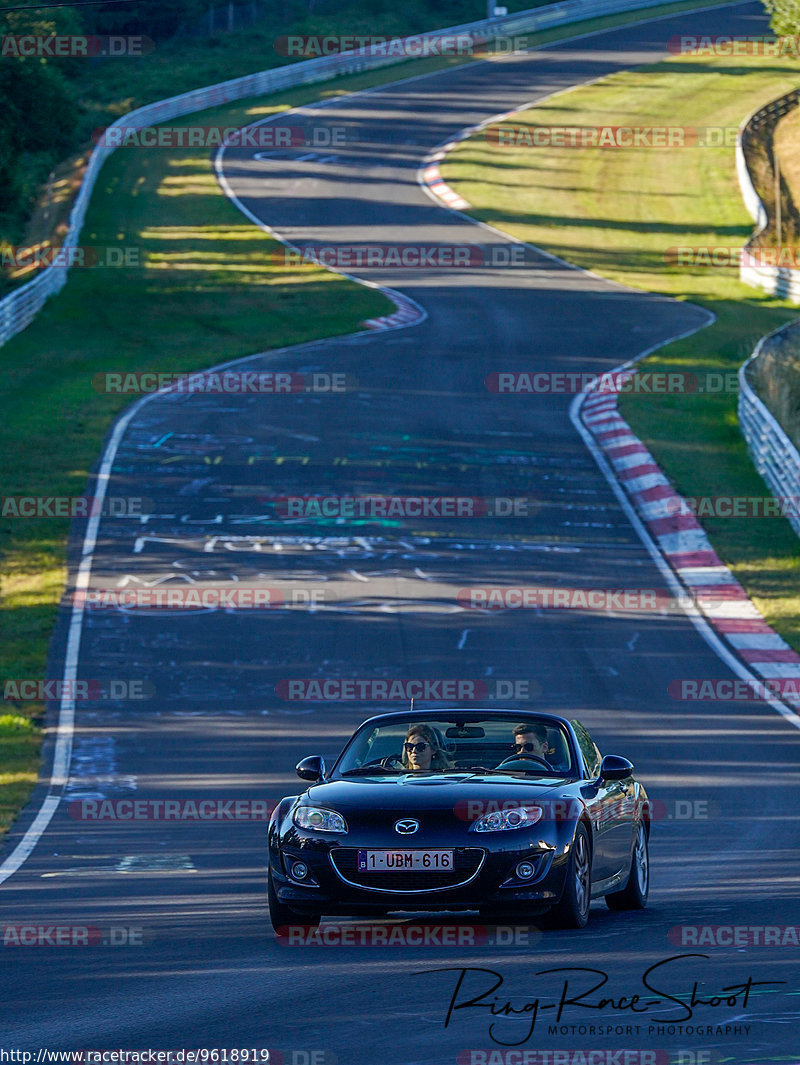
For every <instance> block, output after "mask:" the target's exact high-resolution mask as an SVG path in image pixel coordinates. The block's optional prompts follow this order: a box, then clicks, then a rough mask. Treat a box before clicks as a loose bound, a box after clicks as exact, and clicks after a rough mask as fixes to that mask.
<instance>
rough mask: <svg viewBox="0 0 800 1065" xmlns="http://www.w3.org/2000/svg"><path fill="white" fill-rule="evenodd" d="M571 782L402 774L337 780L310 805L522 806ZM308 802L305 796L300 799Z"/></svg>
mask: <svg viewBox="0 0 800 1065" xmlns="http://www.w3.org/2000/svg"><path fill="white" fill-rule="evenodd" d="M575 783H576V782H575V781H574V780H571V779H569V778H566V777H529V778H527V779H525V778H520V777H519V776H512V775H511V774H508V775H505V774H503V775H502V776H501V775H499V774H492V775H491V776H488V775H481V774H478V773H443V774H441V775H438V774H437V775H432V776H418V775H417V774H415V773H402V774H399V775H398V776H397V777H392V778H391V779H383V780H375V779H374V778H370V777H354V778H353V779H351V780H332V781H328V782H326V783H322V784H313V785H312V786H311V787H310V788H309V789H308V791H307V792H306V793H305V801H306V802H308V803H309V804H310V805H319V806H325V807H329V808H333V809H336V810H339V809H341V810H345V809H357V808H365V807H366V808H369V809H370V810H397V811H398V812H400V813H406V812H408V811H410V810H448V809H449V810H452V808H453V805H454V803H456V802H458V801H459V800H463V799H474V798H480V799H481V800H484V801H491V800H493V799H496V800H498V801H506V802H507V801H508V800H510V799H517V798H518V799H519V801H520V802H525V803H528V802H536V800H537V799H538V798H539V797H542V798H544V797H545V796H547V797H549V798H551V799H552V798H556V797H557V796H554V794H553V792H554V791H556V792H558V791H561V790H562V789H564V788H565V787H566V786H567V785H570V784H573V785H574V784H575ZM299 798H300V799H301V800H303V798H304V797H303V796H300V797H299Z"/></svg>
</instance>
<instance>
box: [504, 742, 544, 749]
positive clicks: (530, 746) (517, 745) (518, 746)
mask: <svg viewBox="0 0 800 1065" xmlns="http://www.w3.org/2000/svg"><path fill="white" fill-rule="evenodd" d="M540 749H541V748H540V746H539V744H538V743H512V744H511V750H512V751H538V750H540Z"/></svg>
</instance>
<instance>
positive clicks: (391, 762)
mask: <svg viewBox="0 0 800 1065" xmlns="http://www.w3.org/2000/svg"><path fill="white" fill-rule="evenodd" d="M402 764H403V761H402V759H401V757H400V755H399V754H387V755H386V757H385V758H381V759H379V765H380V766H381V767H382V768H383V769H395V768H396V767H397V766H400V765H402Z"/></svg>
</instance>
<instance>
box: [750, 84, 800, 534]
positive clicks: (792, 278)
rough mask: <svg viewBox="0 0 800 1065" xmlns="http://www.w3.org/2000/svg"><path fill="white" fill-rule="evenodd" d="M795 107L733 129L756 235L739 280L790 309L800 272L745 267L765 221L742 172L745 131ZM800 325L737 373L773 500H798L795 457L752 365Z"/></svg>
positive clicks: (799, 293)
mask: <svg viewBox="0 0 800 1065" xmlns="http://www.w3.org/2000/svg"><path fill="white" fill-rule="evenodd" d="M798 103H800V90H797V89H794V90H793V91H792V92H790V93H786V95H785V96H781V97H778V99H777V100H772V101H771V102H770V103H768V104H767V105H766V106H765V107H761V108H759V109H758V110H757V111H754V112H753V114H752V115H749V116H748V117H747V118H746V119H745V120H744V122H743V123H742V125H741V126H740V127H739V135H738V137H737V138H736V173H737V176H738V178H739V188H740V189H741V192H742V198H743V199H744V203H745V207H746V208H747V210H748V212H749V213H750V217H751V218H752V219H753V221H754V222H755V223H756V229H755V232H754V233H753V235H752V236H751V238H750V240H749V241H748V242H747V244H745V246H744V248H743V249H742V262H741V264H740V266H739V278H740V280H742V281H743V282H745V284H748V285H752V286H753V287H755V288H763V289H765V290H766V291H767V292H770V293H772V294H774V295H776V296H782V297H784V298H786V299H790V300H792V301H793V302H795V303H800V270H792V269H790V268H789V267H784V266H768V265H766V264H753V263H749V262H748V261H747V259H746V253H747V251H748V250H749V249H750V247H751V246H752V244H753V242H754V241H755V240H756V238H757V237H759V236H760V235H761V234H762V233H763V232H764V230H765V229H766V228H767V225H768V224H769V217H768V215H767V210H766V208H765V207H764V204H763V203H762V202H761V198H760V197H759V195H758V193H757V192H756V189H755V185H754V184H753V179H752V177H751V176H750V170H749V168H748V166H747V158H746V147H747V136H748V134H749V132H750V131H751V130H755V129H758V128H759V127H760V126H762V125H764V123H765V122H766V121H768V120H770V119H777V118H780V117H782V116H783V115H785V114H787V113H788V112H789V111H791V110H793V108H795V107H797V106H798ZM798 328H800V323H798V322H789V323H788V324H787V325H785V326H781V328H780V329H777V330H775V332H774V333H769V334H768V335H767V336H765V337H762V338H761V340H760V341H759V342H758V345H757V346H756V349H755V351H754V352H753V354H752V355H751V356H750V358H749V359H748V360H747V362H745V363H744V365H743V366H741V367H740V368H739V400H738V412H739V428H740V429H741V431H742V435H743V436H744V438H745V442H746V443H747V450H748V451H749V452H750V456H751V458H752V459H753V462H754V464H755V467H756V469H757V470H758V472H759V473H760V474H761V476H762V477H763V478H764V480H765V482H766V484H767V486H768V487H769V489H770V491H771V492H772V494H773V495H774V496H777V497H778V498H781V497H783V498H786V497H789V498H791V499H793V500H798V499H800V453H798V450H797V448H796V447H795V446H794V444H793V443H792V441H791V440H790V439H789V437H788V436H787V435H786V433H785V432H784V430H783V428H782V427H781V426H780V425H779V423H778V421H777V419H776V418H775V416H774V415H773V414H772V413H771V411H770V410H769V408H768V407H767V406H766V404H765V403H764V402H763V400H761V399H759V397H758V395H757V394H756V391H755V388H754V387H753V376H754V371H755V364H756V361H757V360H758V358H759V357H760V356H761V355H763V354H764V352H765V351H766V350H768V348H769V347H770V346H771V344H772V343H774V342H775V340H776V338H777V337H779V336H782V335H783V334H784V333H785V331H786V330H789V329H798ZM793 509H794V508H787V513H786V516H787V518H788V519H789V521H790V523H791V525H792V528H793V529H794V531H795V532H796V533H797V534H798V536H800V517H798V516H797V515H796V514H793V513H792V510H793Z"/></svg>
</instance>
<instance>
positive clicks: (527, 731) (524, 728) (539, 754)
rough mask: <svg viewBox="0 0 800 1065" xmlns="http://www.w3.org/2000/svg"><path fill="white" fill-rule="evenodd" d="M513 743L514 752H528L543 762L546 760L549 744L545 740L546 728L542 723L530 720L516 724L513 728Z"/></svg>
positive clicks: (523, 753) (522, 753)
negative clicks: (534, 722)
mask: <svg viewBox="0 0 800 1065" xmlns="http://www.w3.org/2000/svg"><path fill="white" fill-rule="evenodd" d="M513 745H514V753H515V754H521V755H525V754H529V755H532V756H533V757H534V758H539V759H541V760H542V761H543V762H548V759H547V752H548V750H549V745H548V742H547V729H546V728H545V727H544V725H538V724H533V723H531V722H528V723H526V724H522V725H517V727H516V728H515V729H514V739H513ZM548 765H549V762H548Z"/></svg>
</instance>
